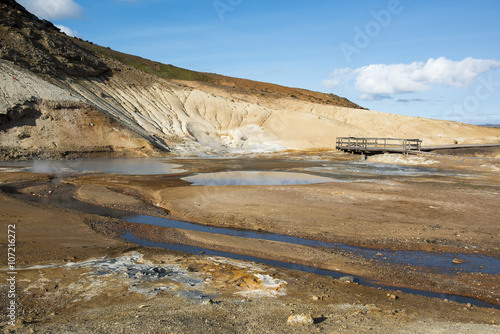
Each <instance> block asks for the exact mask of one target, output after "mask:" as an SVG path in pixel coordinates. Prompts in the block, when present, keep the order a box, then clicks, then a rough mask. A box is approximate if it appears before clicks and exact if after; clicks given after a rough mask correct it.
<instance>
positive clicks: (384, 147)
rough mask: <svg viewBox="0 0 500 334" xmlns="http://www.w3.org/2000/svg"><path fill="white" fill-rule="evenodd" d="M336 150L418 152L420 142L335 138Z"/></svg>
mask: <svg viewBox="0 0 500 334" xmlns="http://www.w3.org/2000/svg"><path fill="white" fill-rule="evenodd" d="M336 147H337V149H338V150H342V151H350V152H361V153H372V152H373V153H376V152H397V153H406V152H411V151H420V149H421V147H422V141H421V140H420V139H401V138H357V137H337V145H336Z"/></svg>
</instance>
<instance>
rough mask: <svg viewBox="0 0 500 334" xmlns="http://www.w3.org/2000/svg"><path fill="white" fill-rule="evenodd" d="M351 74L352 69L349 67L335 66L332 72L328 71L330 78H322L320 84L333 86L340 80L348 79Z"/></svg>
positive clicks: (338, 83)
mask: <svg viewBox="0 0 500 334" xmlns="http://www.w3.org/2000/svg"><path fill="white" fill-rule="evenodd" d="M351 75H352V69H350V68H349V67H347V68H337V69H335V70H334V71H333V73H330V76H331V78H330V79H325V80H323V81H322V82H321V84H322V85H323V86H325V87H328V88H335V87H337V86H338V85H340V83H341V82H342V81H345V80H346V79H348V78H349V77H350V76H351Z"/></svg>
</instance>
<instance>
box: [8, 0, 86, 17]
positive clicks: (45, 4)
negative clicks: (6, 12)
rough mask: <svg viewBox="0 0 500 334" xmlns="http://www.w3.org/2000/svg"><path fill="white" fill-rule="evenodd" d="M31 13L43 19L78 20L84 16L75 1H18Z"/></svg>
mask: <svg viewBox="0 0 500 334" xmlns="http://www.w3.org/2000/svg"><path fill="white" fill-rule="evenodd" d="M17 2H18V3H19V4H20V5H22V6H24V7H25V8H26V9H27V10H28V11H29V12H31V13H33V14H35V15H36V16H38V17H39V18H41V19H46V20H61V19H77V18H80V17H81V16H82V13H83V8H82V7H81V6H80V5H79V4H77V3H76V2H74V1H73V0H18V1H17Z"/></svg>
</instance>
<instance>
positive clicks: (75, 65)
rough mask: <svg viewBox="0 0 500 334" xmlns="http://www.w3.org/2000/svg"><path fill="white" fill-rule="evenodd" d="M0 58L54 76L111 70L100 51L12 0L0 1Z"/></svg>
mask: <svg viewBox="0 0 500 334" xmlns="http://www.w3.org/2000/svg"><path fill="white" fill-rule="evenodd" d="M0 59H5V60H9V61H12V62H14V63H15V64H17V65H20V66H22V67H25V68H27V69H29V70H31V71H33V72H35V73H38V74H48V75H50V76H55V77H58V76H60V75H61V74H67V75H70V76H77V77H96V76H99V75H102V74H104V73H106V72H109V71H110V69H109V67H108V66H107V65H106V63H105V62H103V61H102V60H100V59H99V57H98V56H97V55H95V54H94V53H92V52H91V51H89V50H86V49H84V48H82V47H80V46H78V45H77V44H76V43H75V42H74V41H73V38H71V37H68V36H66V35H65V34H64V33H62V32H60V31H59V29H58V28H57V27H55V26H54V25H53V24H52V23H51V22H49V21H47V20H40V19H38V18H37V17H36V16H35V15H33V14H31V13H29V12H28V11H27V10H26V9H25V8H24V7H22V6H21V5H19V4H18V3H16V2H15V1H12V0H1V1H0Z"/></svg>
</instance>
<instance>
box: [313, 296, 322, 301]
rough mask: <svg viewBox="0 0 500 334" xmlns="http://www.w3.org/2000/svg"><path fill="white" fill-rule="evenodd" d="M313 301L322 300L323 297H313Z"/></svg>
mask: <svg viewBox="0 0 500 334" xmlns="http://www.w3.org/2000/svg"><path fill="white" fill-rule="evenodd" d="M312 300H321V297H319V296H312Z"/></svg>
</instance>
